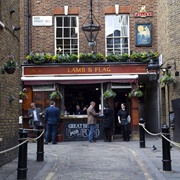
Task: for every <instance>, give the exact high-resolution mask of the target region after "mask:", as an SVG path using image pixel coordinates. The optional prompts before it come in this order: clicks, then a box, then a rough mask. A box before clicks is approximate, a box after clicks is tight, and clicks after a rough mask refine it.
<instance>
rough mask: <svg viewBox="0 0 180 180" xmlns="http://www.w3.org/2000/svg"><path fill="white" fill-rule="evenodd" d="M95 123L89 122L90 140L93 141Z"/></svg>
mask: <svg viewBox="0 0 180 180" xmlns="http://www.w3.org/2000/svg"><path fill="white" fill-rule="evenodd" d="M95 126H96V125H95V124H89V141H93V138H94V130H95Z"/></svg>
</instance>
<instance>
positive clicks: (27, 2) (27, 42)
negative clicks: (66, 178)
mask: <svg viewBox="0 0 180 180" xmlns="http://www.w3.org/2000/svg"><path fill="white" fill-rule="evenodd" d="M29 21H30V14H29V0H26V22H27V31H26V33H27V38H26V47H27V49H26V54H29V51H30V50H29V49H30V48H29V46H30V45H29V42H30V40H29V33H30V22H29Z"/></svg>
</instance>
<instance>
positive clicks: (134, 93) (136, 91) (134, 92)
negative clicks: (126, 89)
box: [128, 89, 143, 98]
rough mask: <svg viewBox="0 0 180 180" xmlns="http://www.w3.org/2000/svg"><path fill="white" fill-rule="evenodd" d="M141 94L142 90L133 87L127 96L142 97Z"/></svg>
mask: <svg viewBox="0 0 180 180" xmlns="http://www.w3.org/2000/svg"><path fill="white" fill-rule="evenodd" d="M142 96H143V92H142V91H141V90H140V89H133V90H132V91H131V92H130V93H129V95H128V97H129V98H132V97H142Z"/></svg>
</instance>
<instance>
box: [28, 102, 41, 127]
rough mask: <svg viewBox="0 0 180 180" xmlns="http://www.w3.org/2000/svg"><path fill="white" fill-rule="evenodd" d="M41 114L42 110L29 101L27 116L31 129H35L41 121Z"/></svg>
mask: <svg viewBox="0 0 180 180" xmlns="http://www.w3.org/2000/svg"><path fill="white" fill-rule="evenodd" d="M42 115H43V112H42V110H41V108H36V105H35V103H31V108H29V109H28V116H29V118H30V119H29V127H32V128H33V129H37V126H38V124H39V123H40V122H41V123H42Z"/></svg>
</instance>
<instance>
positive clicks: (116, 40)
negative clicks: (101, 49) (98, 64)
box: [114, 38, 120, 48]
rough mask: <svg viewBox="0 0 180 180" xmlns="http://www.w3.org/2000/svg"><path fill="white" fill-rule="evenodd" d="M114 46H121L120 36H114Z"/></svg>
mask: <svg viewBox="0 0 180 180" xmlns="http://www.w3.org/2000/svg"><path fill="white" fill-rule="evenodd" d="M114 47H115V48H120V38H114Z"/></svg>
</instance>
